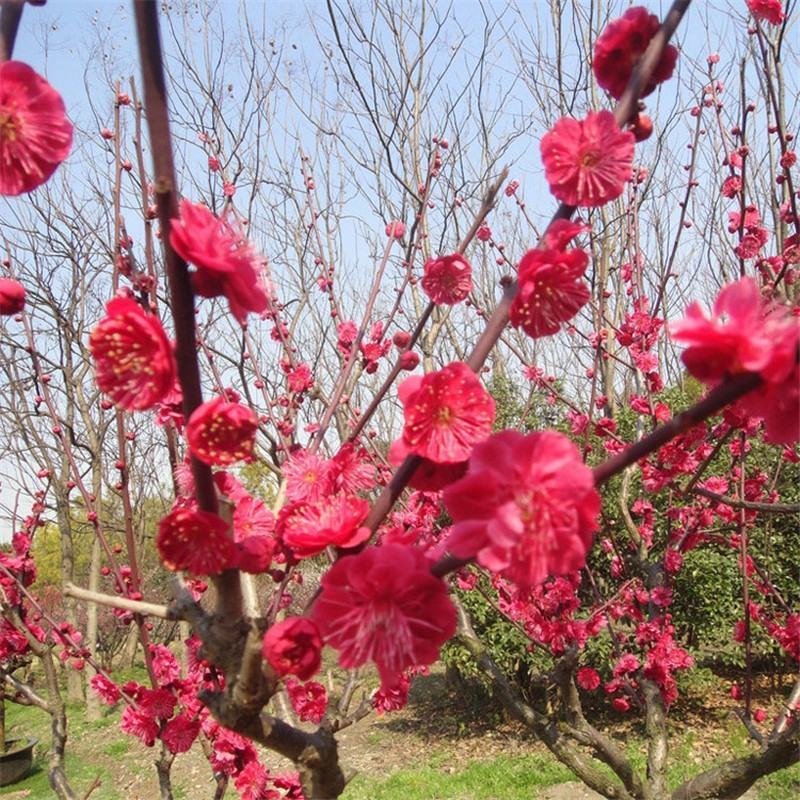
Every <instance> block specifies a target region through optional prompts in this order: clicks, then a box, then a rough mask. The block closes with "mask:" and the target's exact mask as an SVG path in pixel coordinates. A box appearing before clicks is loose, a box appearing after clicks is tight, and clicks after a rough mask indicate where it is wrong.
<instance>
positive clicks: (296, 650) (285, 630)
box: [262, 617, 322, 681]
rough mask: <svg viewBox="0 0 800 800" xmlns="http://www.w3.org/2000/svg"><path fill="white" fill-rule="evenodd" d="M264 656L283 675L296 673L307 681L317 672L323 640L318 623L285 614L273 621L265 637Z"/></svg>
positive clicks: (302, 679)
mask: <svg viewBox="0 0 800 800" xmlns="http://www.w3.org/2000/svg"><path fill="white" fill-rule="evenodd" d="M262 650H263V654H264V659H265V660H266V661H267V663H268V664H269V665H270V666H271V667H272V669H274V670H275V672H276V673H277V674H278V675H279V676H280V677H283V676H284V675H297V677H298V678H300V680H301V681H307V680H308V679H309V678H310V677H311V676H312V675H316V673H317V672H319V666H320V662H321V658H322V639H321V638H320V635H319V630H317V626H316V625H315V624H314V623H313V622H312V621H311V620H310V619H307V618H306V617H287V618H286V619H285V620H283V621H282V622H276V623H275V624H274V625H273V626H272V627H271V628H270V629H269V630H268V631H267V633H266V635H265V636H264V642H263V645H262Z"/></svg>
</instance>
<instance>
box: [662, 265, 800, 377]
mask: <svg viewBox="0 0 800 800" xmlns="http://www.w3.org/2000/svg"><path fill="white" fill-rule="evenodd" d="M766 312H767V309H766V308H765V306H764V303H763V302H762V299H761V293H760V292H759V289H758V284H757V283H756V282H755V280H753V279H752V278H742V279H740V280H738V281H736V282H735V283H731V284H728V285H727V286H724V287H723V288H722V290H721V291H720V293H719V295H718V296H717V299H716V301H715V302H714V308H713V310H712V313H711V316H710V317H709V316H708V315H707V314H706V312H705V311H704V310H703V308H702V306H701V305H700V303H697V302H695V303H692V304H691V305H690V306H689V307H688V308H687V309H686V316H685V317H684V318H683V319H681V320H678V321H677V322H673V323H672V324H671V325H670V334H671V335H672V338H673V339H675V340H676V341H678V342H682V343H684V344H686V345H688V346H687V349H686V350H684V352H683V356H682V358H683V363H684V364H685V365H686V369H688V370H689V372H690V373H691V374H692V375H693V376H694V377H695V378H697V379H698V380H701V381H703V382H705V383H714V382H717V381H720V380H722V379H723V378H724V377H726V376H729V375H736V374H738V373H741V372H760V371H761V370H763V369H765V368H766V367H767V365H768V364H769V363H770V360H771V359H772V356H773V353H774V352H775V345H776V341H775V338H774V335H775V333H776V330H775V325H774V324H768V322H769V315H768V314H767V313H766ZM775 313H776V314H778V313H779V312H777V311H776V312H775ZM781 318H782V319H783V317H782V316H781ZM777 321H778V320H777V319H774V320H773V323H774V322H777ZM790 325H792V323H791V322H790ZM779 327H783V325H781V326H779ZM794 327H796V325H795V326H794ZM786 333H787V334H788V335H791V328H790V327H788V326H787V327H786Z"/></svg>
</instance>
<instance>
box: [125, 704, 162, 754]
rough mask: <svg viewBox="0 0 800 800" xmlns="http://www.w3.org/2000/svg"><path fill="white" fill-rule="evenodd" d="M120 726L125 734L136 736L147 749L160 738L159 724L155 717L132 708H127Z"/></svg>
mask: <svg viewBox="0 0 800 800" xmlns="http://www.w3.org/2000/svg"><path fill="white" fill-rule="evenodd" d="M119 726H120V728H121V729H122V730H123V731H124V732H125V733H129V734H131V736H136V737H137V738H138V739H140V740H141V741H142V743H143V744H145V745H147V747H152V746H153V745H154V744H155V741H156V738H157V737H158V722H156V719H155V717H154V716H152V715H150V714H148V713H146V712H144V711H137V710H136V709H135V708H133V707H132V706H126V707H125V710H124V711H123V712H122V719H121V720H120V725H119Z"/></svg>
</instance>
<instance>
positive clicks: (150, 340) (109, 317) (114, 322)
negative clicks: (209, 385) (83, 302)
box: [89, 297, 175, 411]
mask: <svg viewBox="0 0 800 800" xmlns="http://www.w3.org/2000/svg"><path fill="white" fill-rule="evenodd" d="M89 351H90V352H91V354H92V358H93V359H94V367H95V379H96V380H97V386H98V387H99V389H100V391H101V392H105V393H106V394H107V395H108V396H109V397H110V398H111V399H112V400H113V401H114V402H115V403H116V404H117V405H118V406H121V407H122V408H124V409H126V410H127V411H142V410H144V409H148V408H152V407H153V406H155V405H157V404H158V403H159V402H161V401H162V400H163V399H164V398H165V397H166V396H167V395H168V394H169V393H170V391H171V390H172V387H173V385H174V383H175V359H174V357H173V354H172V346H171V345H170V343H169V340H168V339H167V336H166V334H165V333H164V329H163V327H162V326H161V322H160V321H159V319H158V317H155V316H153V315H151V314H146V313H145V312H144V310H143V309H142V307H141V306H140V305H139V304H138V303H137V302H135V301H134V300H132V299H131V298H129V297H116V298H114V299H113V300H112V301H111V302H110V303H108V304H107V305H106V316H105V317H104V318H103V319H102V320H100V322H98V323H97V325H95V327H94V329H93V330H92V333H91V335H90V336H89Z"/></svg>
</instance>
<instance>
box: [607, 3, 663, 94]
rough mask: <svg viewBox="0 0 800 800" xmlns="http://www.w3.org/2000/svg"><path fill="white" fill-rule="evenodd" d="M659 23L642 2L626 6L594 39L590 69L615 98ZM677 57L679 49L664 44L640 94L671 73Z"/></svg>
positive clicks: (623, 89) (651, 89)
mask: <svg viewBox="0 0 800 800" xmlns="http://www.w3.org/2000/svg"><path fill="white" fill-rule="evenodd" d="M660 25H661V23H660V22H659V21H658V17H656V16H655V15H654V14H651V13H650V12H649V11H648V10H647V9H646V8H642V7H641V6H637V7H635V8H629V9H628V10H627V11H626V12H625V13H624V14H623V15H622V16H621V17H620V18H619V19H615V20H614V21H613V22H609V23H608V25H607V26H606V29H605V30H604V31H603V33H602V34H601V35H600V37H599V38H598V40H597V42H596V43H595V46H594V60H593V61H592V69H593V70H594V76H595V78H596V79H597V83H598V84H599V85H600V86H601V87H602V88H603V89H605V90H606V91H607V92H608V93H609V94H610V95H611V96H612V97H615V98H616V99H617V100H619V98H620V97H622V93H623V92H624V91H625V87H626V86H627V85H628V81H629V80H630V79H631V75H632V74H633V70H634V67H635V66H636V65H637V63H638V62H639V59H640V58H641V57H642V56H643V55H644V52H645V50H647V46H648V45H649V44H650V40H651V39H652V38H653V37H654V36H655V35H656V33H657V32H658V29H659V27H660ZM677 60H678V50H677V49H676V48H675V47H673V46H672V45H667V47H666V48H665V49H664V52H663V53H662V55H661V60H660V61H659V62H658V64H657V65H656V68H655V69H654V70H653V74H652V75H651V76H650V80H649V82H648V83H647V85H646V86H645V87H644V91H643V92H642V94H641V96H642V97H646V96H647V95H648V94H650V92H652V91H653V89H655V88H656V86H658V84H659V83H663V82H664V81H666V80H669V79H670V78H671V77H672V71H673V70H674V69H675V62H676V61H677Z"/></svg>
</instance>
